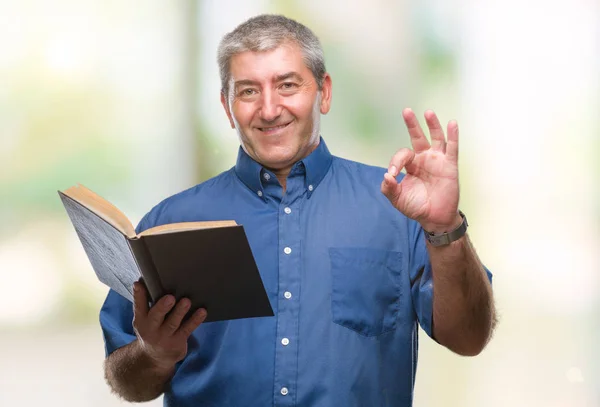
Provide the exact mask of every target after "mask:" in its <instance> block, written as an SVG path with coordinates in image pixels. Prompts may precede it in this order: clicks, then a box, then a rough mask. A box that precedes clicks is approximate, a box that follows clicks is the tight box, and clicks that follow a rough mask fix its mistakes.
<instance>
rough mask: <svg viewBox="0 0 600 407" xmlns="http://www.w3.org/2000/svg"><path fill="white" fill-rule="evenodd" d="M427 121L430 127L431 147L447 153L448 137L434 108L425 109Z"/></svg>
mask: <svg viewBox="0 0 600 407" xmlns="http://www.w3.org/2000/svg"><path fill="white" fill-rule="evenodd" d="M425 121H426V122H427V127H429V135H430V136H431V148H432V149H433V150H437V151H441V152H442V153H445V152H446V137H445V136H444V130H443V129H442V126H441V125H440V121H439V120H438V118H437V116H436V114H435V113H434V112H433V110H426V111H425Z"/></svg>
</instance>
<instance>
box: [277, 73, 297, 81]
mask: <svg viewBox="0 0 600 407" xmlns="http://www.w3.org/2000/svg"><path fill="white" fill-rule="evenodd" d="M286 79H296V80H297V81H301V80H302V76H300V74H298V73H297V72H293V71H292V72H286V73H284V74H281V75H277V76H276V77H275V82H281V81H285V80H286Z"/></svg>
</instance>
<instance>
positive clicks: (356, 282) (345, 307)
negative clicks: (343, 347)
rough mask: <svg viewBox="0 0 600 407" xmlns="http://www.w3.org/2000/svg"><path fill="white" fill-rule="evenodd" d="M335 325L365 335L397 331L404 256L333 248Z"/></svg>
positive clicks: (330, 255)
mask: <svg viewBox="0 0 600 407" xmlns="http://www.w3.org/2000/svg"><path fill="white" fill-rule="evenodd" d="M329 259H330V261H331V312H332V318H333V322H335V323H336V324H339V325H342V326H344V327H346V328H349V329H352V330H354V331H356V332H358V333H360V334H362V335H365V336H378V335H381V334H383V333H385V332H388V331H391V330H393V329H395V328H396V324H397V319H398V318H397V317H398V312H399V310H400V295H401V292H402V291H401V288H402V287H401V286H400V285H401V283H402V278H401V271H402V253H400V252H392V251H387V250H377V249H369V248H330V249H329Z"/></svg>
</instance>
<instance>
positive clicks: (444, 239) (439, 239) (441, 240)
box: [424, 211, 469, 246]
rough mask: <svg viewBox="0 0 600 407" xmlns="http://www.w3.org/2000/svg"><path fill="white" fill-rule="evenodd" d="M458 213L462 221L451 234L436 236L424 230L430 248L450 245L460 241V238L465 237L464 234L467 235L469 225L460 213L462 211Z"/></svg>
mask: <svg viewBox="0 0 600 407" xmlns="http://www.w3.org/2000/svg"><path fill="white" fill-rule="evenodd" d="M458 213H459V215H460V217H461V218H462V220H463V221H462V223H461V224H460V226H459V227H457V228H456V229H454V230H453V231H452V232H448V233H442V234H440V235H436V234H433V233H430V232H428V231H426V230H424V232H425V238H427V241H428V242H429V243H430V244H431V245H432V246H446V245H449V244H450V243H452V242H454V241H455V240H458V239H460V238H461V237H463V236H464V235H465V233H467V226H469V224H468V223H467V217H466V216H465V214H464V213H462V211H458Z"/></svg>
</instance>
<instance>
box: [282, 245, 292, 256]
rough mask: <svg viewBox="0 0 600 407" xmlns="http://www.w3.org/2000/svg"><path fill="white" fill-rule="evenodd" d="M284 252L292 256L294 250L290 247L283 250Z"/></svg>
mask: <svg viewBox="0 0 600 407" xmlns="http://www.w3.org/2000/svg"><path fill="white" fill-rule="evenodd" d="M283 252H284V253H285V254H290V253H291V252H292V249H290V248H289V247H286V248H285V249H283Z"/></svg>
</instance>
